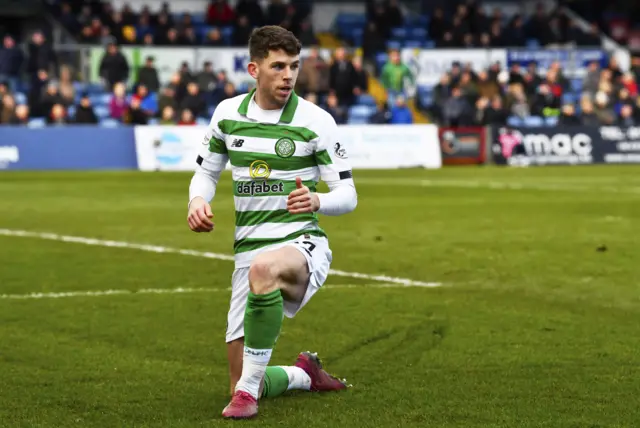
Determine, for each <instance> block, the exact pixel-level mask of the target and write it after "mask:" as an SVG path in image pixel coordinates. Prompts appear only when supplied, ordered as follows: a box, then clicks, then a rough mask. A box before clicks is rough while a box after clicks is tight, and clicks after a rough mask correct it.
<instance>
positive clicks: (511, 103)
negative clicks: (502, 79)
mask: <svg viewBox="0 0 640 428" xmlns="http://www.w3.org/2000/svg"><path fill="white" fill-rule="evenodd" d="M498 96H499V95H497V94H496V95H494V96H493V97H492V98H496V97H498ZM505 104H506V106H505V107H506V109H507V110H508V111H509V112H510V113H511V115H512V116H516V117H519V118H521V119H524V118H525V117H527V116H530V115H531V109H530V108H529V103H528V102H527V94H525V92H524V87H523V85H522V84H520V83H517V84H515V85H509V90H508V92H507V99H506V103H505Z"/></svg>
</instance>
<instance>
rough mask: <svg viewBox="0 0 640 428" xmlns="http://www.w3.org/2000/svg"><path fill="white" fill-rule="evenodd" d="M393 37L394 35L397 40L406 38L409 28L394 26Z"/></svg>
mask: <svg viewBox="0 0 640 428" xmlns="http://www.w3.org/2000/svg"><path fill="white" fill-rule="evenodd" d="M391 37H393V38H394V39H396V40H404V39H406V38H407V29H406V28H404V27H396V28H392V29H391Z"/></svg>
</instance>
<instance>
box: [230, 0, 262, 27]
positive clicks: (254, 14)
mask: <svg viewBox="0 0 640 428" xmlns="http://www.w3.org/2000/svg"><path fill="white" fill-rule="evenodd" d="M236 13H237V14H238V15H245V16H246V17H247V18H249V25H250V26H251V27H260V26H262V25H263V24H264V11H263V10H262V7H261V6H260V4H259V3H258V0H240V1H239V2H238V3H237V4H236Z"/></svg>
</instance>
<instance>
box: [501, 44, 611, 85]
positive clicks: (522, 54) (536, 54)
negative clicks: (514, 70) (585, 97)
mask: <svg viewBox="0 0 640 428" xmlns="http://www.w3.org/2000/svg"><path fill="white" fill-rule="evenodd" d="M555 61H558V62H559V63H560V66H561V68H562V71H563V73H564V74H565V77H569V78H581V77H584V76H585V74H586V70H587V67H588V66H589V64H590V63H591V62H593V61H597V62H598V63H599V64H600V66H601V67H605V66H607V64H608V62H609V60H608V55H607V53H606V52H605V51H603V50H602V49H575V50H574V49H508V50H507V65H508V66H509V67H511V66H512V65H513V64H519V65H520V66H521V67H527V66H528V65H529V63H532V62H535V63H537V64H538V70H539V71H541V72H545V71H546V70H548V69H549V67H550V66H551V63H553V62H555Z"/></svg>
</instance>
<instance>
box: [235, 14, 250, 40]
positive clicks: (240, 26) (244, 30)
mask: <svg viewBox="0 0 640 428" xmlns="http://www.w3.org/2000/svg"><path fill="white" fill-rule="evenodd" d="M252 30H253V29H252V28H251V24H250V22H249V18H247V17H246V16H245V15H240V16H239V17H238V19H237V20H236V23H235V25H234V29H233V40H232V43H231V44H232V45H233V46H247V45H248V44H249V36H251V31H252Z"/></svg>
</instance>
